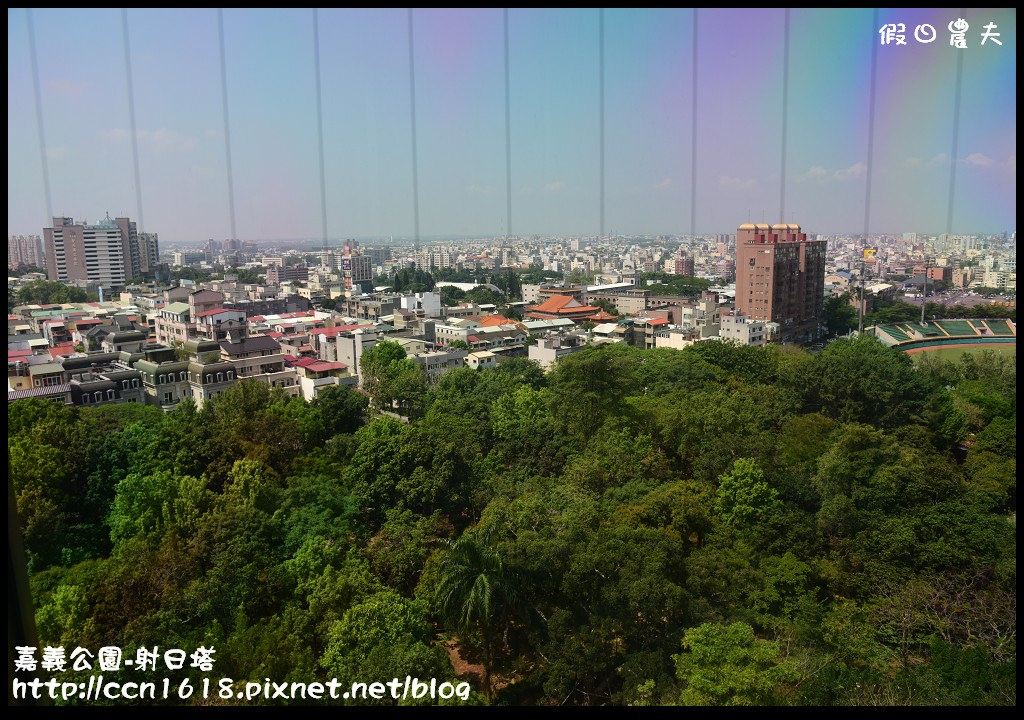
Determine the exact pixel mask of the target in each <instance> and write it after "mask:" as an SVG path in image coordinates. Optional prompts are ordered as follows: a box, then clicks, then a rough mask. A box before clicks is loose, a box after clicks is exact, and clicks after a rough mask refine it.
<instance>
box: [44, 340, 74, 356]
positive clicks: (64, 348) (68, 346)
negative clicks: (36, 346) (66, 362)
mask: <svg viewBox="0 0 1024 720" xmlns="http://www.w3.org/2000/svg"><path fill="white" fill-rule="evenodd" d="M49 351H50V358H51V359H55V358H59V357H66V356H68V355H73V354H74V353H75V352H77V351H76V350H75V344H74V343H70V342H67V343H61V344H60V345H54V346H53V347H52V348H49Z"/></svg>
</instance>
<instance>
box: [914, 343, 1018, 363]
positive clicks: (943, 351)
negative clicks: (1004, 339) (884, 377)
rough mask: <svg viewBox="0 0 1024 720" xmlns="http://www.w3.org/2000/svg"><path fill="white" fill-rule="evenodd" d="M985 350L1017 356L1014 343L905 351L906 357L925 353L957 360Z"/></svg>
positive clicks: (947, 346) (944, 358)
mask: <svg viewBox="0 0 1024 720" xmlns="http://www.w3.org/2000/svg"><path fill="white" fill-rule="evenodd" d="M985 350H992V351H993V352H997V353H999V354H1000V355H1011V356H1016V355H1017V345H1016V344H1015V343H1008V344H998V345H997V344H994V343H993V344H989V345H979V344H970V345H953V346H949V345H945V346H943V347H927V348H913V349H911V350H908V351H907V354H908V355H924V354H925V353H927V354H928V355H930V356H932V357H936V356H937V357H939V358H942V359H943V360H954V361H955V360H959V359H960V356H961V355H962V354H964V353H972V354H974V355H977V354H978V353H981V352H983V351H985Z"/></svg>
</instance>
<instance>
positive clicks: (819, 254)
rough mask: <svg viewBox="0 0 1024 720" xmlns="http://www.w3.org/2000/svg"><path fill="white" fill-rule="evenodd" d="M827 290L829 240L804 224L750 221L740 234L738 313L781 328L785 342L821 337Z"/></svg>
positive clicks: (738, 241)
mask: <svg viewBox="0 0 1024 720" xmlns="http://www.w3.org/2000/svg"><path fill="white" fill-rule="evenodd" d="M824 287H825V241H824V240H808V239H807V233H804V232H802V231H801V230H800V226H799V225H793V224H789V225H787V224H785V223H777V224H776V225H774V226H769V225H768V224H767V223H758V224H756V225H754V224H753V223H744V224H743V225H740V227H739V229H738V230H737V232H736V311H737V313H740V314H742V315H745V316H747V317H748V318H750V319H751V320H758V321H762V322H774V323H778V325H779V333H778V336H777V339H778V340H779V341H780V342H807V341H810V340H814V339H816V338H817V337H818V328H819V326H820V325H821V322H822V306H823V303H824V294H825V291H824Z"/></svg>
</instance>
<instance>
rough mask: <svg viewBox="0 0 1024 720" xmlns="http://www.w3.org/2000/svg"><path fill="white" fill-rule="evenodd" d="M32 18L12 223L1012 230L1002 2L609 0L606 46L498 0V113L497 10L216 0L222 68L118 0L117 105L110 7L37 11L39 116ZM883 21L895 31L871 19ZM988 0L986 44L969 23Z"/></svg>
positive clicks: (294, 229)
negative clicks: (787, 4)
mask: <svg viewBox="0 0 1024 720" xmlns="http://www.w3.org/2000/svg"><path fill="white" fill-rule="evenodd" d="M29 15H30V14H29V12H28V11H26V10H25V9H8V16H7V17H8V25H7V39H8V43H7V54H8V71H7V72H8V84H7V88H8V90H7V94H8V103H7V107H8V131H7V147H8V165H7V176H8V195H7V209H8V221H7V223H8V225H7V227H8V234H41V233H42V228H43V227H45V226H48V225H49V220H50V215H49V214H48V212H52V213H53V214H55V215H58V216H60V215H64V216H70V217H74V218H75V219H77V220H87V221H89V222H96V221H98V220H100V219H102V218H103V216H104V214H105V213H107V212H109V213H110V215H111V216H112V217H115V216H125V215H127V216H128V217H131V218H132V219H135V220H137V221H140V230H142V231H145V232H157V233H159V235H160V240H161V244H162V245H163V246H165V247H166V246H168V245H173V244H176V243H185V244H188V243H197V242H201V241H204V240H206V239H207V238H218V239H222V238H227V237H230V236H231V234H232V229H231V228H232V219H231V218H232V202H231V197H232V196H233V200H234V202H233V208H234V213H233V214H234V223H235V235H237V237H238V238H240V239H243V240H256V241H268V240H280V239H304V238H320V237H322V236H323V234H324V229H323V227H324V223H323V218H324V214H325V213H324V209H326V234H327V236H328V237H329V238H332V239H337V238H343V237H355V238H380V237H385V238H386V237H390V236H394V237H396V238H399V237H402V238H409V237H413V236H414V235H416V233H417V230H418V232H419V235H420V237H422V238H424V239H426V238H443V237H446V236H452V237H455V236H470V237H484V236H498V235H504V234H506V232H507V231H508V230H509V229H510V230H511V233H512V234H514V235H533V234H540V235H596V234H598V233H599V232H600V230H601V227H602V218H603V225H604V228H605V231H606V233H621V234H680V235H681V234H686V233H689V232H690V228H691V227H693V228H695V230H696V231H697V232H698V233H724V232H731V231H733V230H734V229H735V228H736V226H737V225H738V224H740V223H743V222H747V221H748V220H751V221H754V222H759V221H761V220H764V221H767V222H778V221H779V220H785V221H786V222H797V223H800V224H801V225H803V227H804V228H805V229H807V230H809V231H812V232H821V233H862V232H864V230H865V228H866V229H867V230H868V231H869V232H872V233H882V232H892V233H899V232H922V233H941V232H946V231H947V230H951V231H952V232H984V233H995V232H1002V231H1014V230H1015V228H1016V201H1015V197H1016V185H1017V175H1016V173H1017V168H1016V153H1017V145H1016V126H1017V115H1016V100H1017V98H1016V11H1015V10H1008V9H974V8H972V9H968V10H966V13H965V14H964V15H963V17H964V19H965V20H966V21H967V23H968V24H969V29H968V30H967V32H966V36H965V37H966V42H967V47H966V48H965V49H959V48H956V47H953V46H951V45H950V30H949V28H948V24H949V23H950V22H952V21H954V20H956V19H958V17H959V16H960V12H959V10H955V9H954V10H948V9H921V8H911V9H880V10H879V19H878V24H877V25H876V24H875V22H874V19H873V11H872V10H871V9H816V10H815V9H802V8H794V9H792V10H790V14H789V32H788V36H789V43H788V46H787V43H786V34H787V33H786V12H785V10H783V9H771V8H765V9H744V10H718V9H701V10H699V11H697V12H696V14H695V12H694V11H693V10H692V9H688V8H684V9H653V10H625V9H608V10H605V11H604V12H603V17H604V22H603V53H602V42H601V41H602V32H601V28H602V23H601V22H600V17H601V13H600V11H598V10H597V9H590V10H587V9H567V10H554V9H520V8H512V9H510V10H509V11H508V87H507V90H508V115H507V117H506V73H505V70H506V66H505V19H504V12H503V11H502V10H501V9H495V8H486V9H455V10H432V9H421V8H417V9H415V10H414V11H413V13H412V58H411V60H412V62H411V63H410V28H409V14H408V11H407V10H405V9H395V8H382V9H368V10H355V9H341V8H336V9H321V10H319V11H318V12H317V14H316V25H314V12H313V11H312V10H310V9H276V10H271V9H233V8H229V9H226V10H224V11H223V28H224V72H225V74H224V83H223V86H222V75H221V70H222V66H221V45H220V34H219V25H218V15H217V11H216V10H214V9H189V10H186V9H163V10H160V9H129V10H128V11H127V14H126V16H127V27H128V32H127V41H128V42H127V45H128V48H129V53H128V57H129V58H130V66H131V77H132V83H131V88H132V91H133V92H132V96H133V100H134V104H133V105H132V104H131V103H130V102H129V82H128V72H127V69H128V63H126V42H125V40H126V35H125V32H124V25H123V22H122V12H121V10H117V9H73V10H68V9H63V10H58V9H34V10H32V11H31V23H32V27H33V28H34V37H35V48H36V58H37V67H38V87H39V98H38V99H39V110H40V111H41V112H39V113H37V103H36V94H35V92H34V83H33V72H32V61H31V57H32V55H31V50H30V47H31V45H30V32H29ZM695 15H696V23H697V33H696V93H695V92H694V90H695V88H694V75H695V73H694V55H695V53H694V18H695ZM888 23H894V24H898V23H902V24H904V25H905V41H906V44H905V45H897V44H895V43H891V44H888V45H883V44H882V36H881V34H880V33H879V29H880V28H881V26H882V25H884V24H888ZM989 23H995V24H996V27H995V28H993V29H992V30H991V31H990V32H998V33H999V38H998V39H999V40H1001V41H1002V45H1001V46H1000V45H996V44H995V43H994V42H993V41H992V40H991V39H990V40H988V41H986V42H985V44H984V45H982V44H981V37H982V33H983V32H985V30H984V27H983V26H985V25H987V24H989ZM923 24H929V25H931V26H933V27H934V28H935V30H936V33H937V37H936V39H935V40H934V41H933V42H931V43H927V44H925V43H920V42H918V41H917V40H916V39H915V37H914V33H915V28H917V27H918V26H919V25H923ZM314 28H316V29H317V31H318V32H316V34H315V33H314ZM315 40H318V44H319V67H320V108H321V116H322V128H323V132H322V134H323V155H322V161H323V162H322V166H323V186H321V170H320V168H321V152H320V140H319V132H318V122H317V117H318V114H317V71H316V70H317V52H316V48H317V43H316V42H315ZM787 47H788V63H787ZM873 53H874V57H875V62H876V66H875V67H876V73H875V95H874V125H873V128H874V130H873V135H872V133H871V132H870V128H871V122H870V119H871V102H870V98H871V85H872V83H871V77H872V72H871V68H872V55H873ZM958 55H961V56H962V58H963V63H962V73H963V75H962V83H961V97H960V112H959V125H958V127H957V124H956V117H957V113H956V112H955V108H956V88H957V82H956V77H957V63H958ZM602 60H603V61H602ZM787 67H788V74H787V72H786V69H787ZM410 68H411V69H412V73H410ZM602 69H603V78H604V82H603V116H602V82H601V78H602ZM224 87H226V90H227V122H226V121H225V120H226V119H225V107H224V91H223V89H224ZM411 90H414V92H410V91H411ZM413 96H414V97H415V102H413ZM132 106H133V107H134V117H135V139H136V145H137V152H138V168H139V173H138V174H139V183H138V187H137V186H136V180H135V164H134V160H133V149H132V130H131V128H132V122H131V109H130V108H131V107H132ZM39 115H41V118H42V123H41V125H40V122H39ZM602 119H603V122H602ZM784 119H785V123H784ZM506 122H507V123H508V125H506ZM414 127H415V132H414V130H413V129H414ZM506 128H508V132H509V135H508V142H509V145H508V149H509V155H510V157H511V163H510V165H509V164H507V162H506ZM40 130H42V132H41V133H40ZM954 130H957V132H954ZM602 131H603V133H602ZM602 134H603V139H604V143H603V147H604V153H603V156H604V162H603V171H604V193H603V197H604V205H603V212H602V190H601V187H602V183H601V177H602V152H601V148H602ZM41 136H42V140H41ZM869 136H871V137H869ZM954 138H955V139H954ZM869 139H870V140H872V141H873V147H872V150H871V152H870V153H869ZM228 147H230V157H231V163H230V172H229V165H228V159H227V155H228V153H227V148H228ZM694 149H695V151H696V152H695V154H694ZM954 150H955V152H954ZM44 164H45V167H46V172H47V174H48V177H49V187H50V193H49V194H50V201H49V202H50V204H51V205H52V208H51V209H50V210H48V207H47V204H48V203H47V193H46V182H45V181H44ZM694 169H695V170H696V176H695V177H694V175H693V173H694ZM954 171H955V193H954V195H953V203H952V208H950V203H949V198H950V180H951V174H952V173H953V172H954ZM414 176H415V177H416V179H417V182H415V183H414ZM509 178H511V183H509V182H508V180H509ZM229 180H230V183H229ZM869 180H870V204H867V201H868V185H869ZM229 186H230V190H229ZM322 188H323V192H324V196H325V198H326V203H325V207H324V206H323V205H322V204H321V189H322ZM509 196H511V198H509ZM139 198H141V207H140V206H139ZM509 199H511V203H509ZM694 199H695V202H693V200H694ZM509 205H511V214H510V213H509ZM866 208H867V209H868V210H869V212H867V213H866V212H865V210H866ZM417 209H418V223H417ZM950 210H952V212H951V213H950ZM783 215H784V217H782V216H783ZM950 215H952V218H951V220H952V222H951V224H949V225H948V223H949V220H950ZM417 226H418V227H417Z"/></svg>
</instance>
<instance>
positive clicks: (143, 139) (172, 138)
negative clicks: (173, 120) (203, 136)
mask: <svg viewBox="0 0 1024 720" xmlns="http://www.w3.org/2000/svg"><path fill="white" fill-rule="evenodd" d="M101 135H102V136H103V137H104V138H106V139H107V140H108V141H110V142H115V143H120V142H124V141H126V140H128V139H129V138H130V137H131V132H130V131H128V130H126V129H125V128H111V129H110V130H106V131H104V132H103V133H101ZM135 136H136V137H137V138H138V142H139V147H140V148H141V149H142V150H148V151H150V152H154V153H160V154H176V153H189V152H192V151H193V150H195V149H196V147H197V146H198V145H199V141H198V140H196V138H194V137H192V136H191V135H185V134H183V133H180V132H178V131H177V130H171V129H168V128H159V129H157V130H139V131H137V132H136V134H135Z"/></svg>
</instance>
